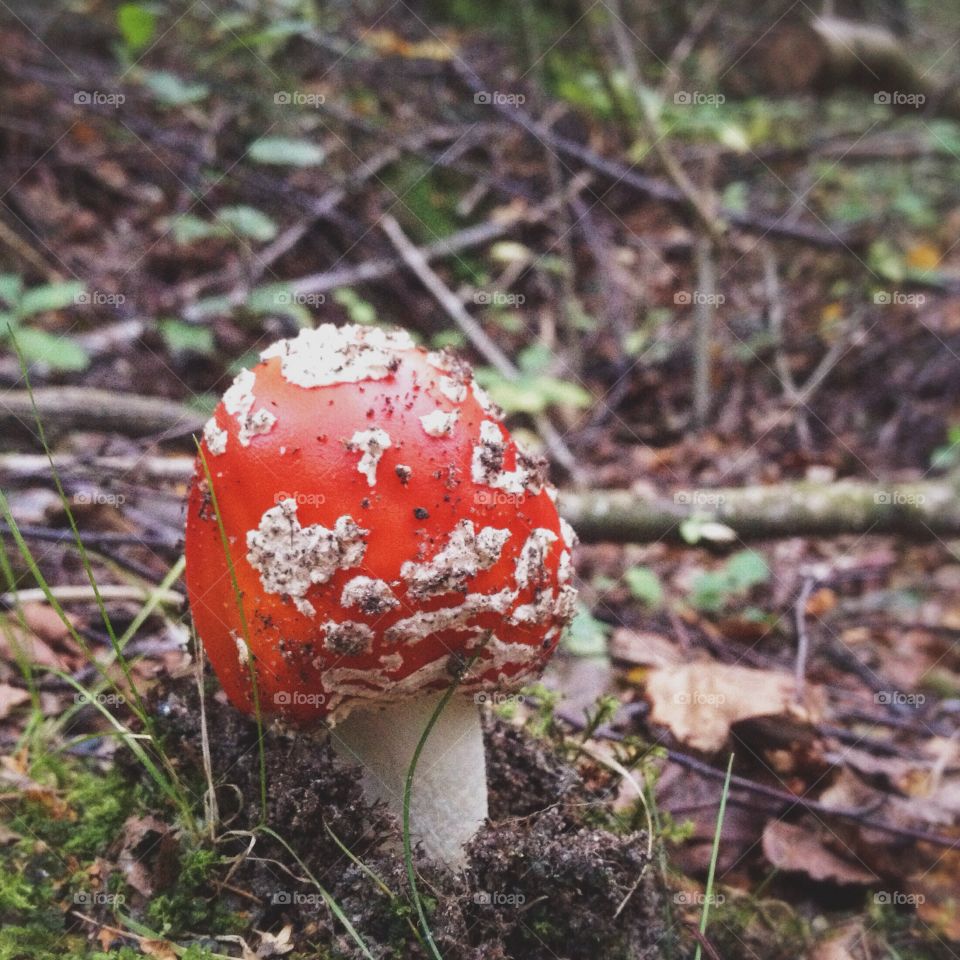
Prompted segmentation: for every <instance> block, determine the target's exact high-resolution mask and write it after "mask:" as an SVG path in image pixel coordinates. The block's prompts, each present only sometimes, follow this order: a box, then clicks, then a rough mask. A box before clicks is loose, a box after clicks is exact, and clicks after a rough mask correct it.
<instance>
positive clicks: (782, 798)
mask: <svg viewBox="0 0 960 960" xmlns="http://www.w3.org/2000/svg"><path fill="white" fill-rule="evenodd" d="M556 715H557V716H558V717H559V718H560V719H561V720H562V721H563V722H564V723H566V724H567V725H568V726H570V727H572V728H573V729H574V730H582V729H583V728H584V721H583V719H581V718H580V717H578V716H576V715H574V714H568V713H566V712H564V711H562V710H558V711H557V714H556ZM593 736H594V737H599V738H602V739H606V740H615V741H620V740H623V739H624V735H623V734H621V733H617V732H616V731H615V730H611V729H610V728H607V727H600V728H599V729H598V730H595V731H594V733H593ZM664 752H665V754H666V757H667V759H668V760H669V761H670V762H671V763H675V764H677V765H678V766H680V767H683V768H685V769H687V770H692V771H693V772H694V773H697V774H700V775H701V776H703V777H707V778H708V779H710V780H718V781H720V782H723V781H724V780H726V778H727V772H726V770H720V769H719V768H717V767H713V766H711V765H710V764H709V763H705V762H704V761H702V760H698V759H697V758H696V757H691V756H689V755H688V754H685V753H680V752H679V751H677V750H665V751H664ZM730 788H731V789H730V796H729V798H728V802H729V803H733V804H737V805H738V806H744V805H747V806H749V805H750V804H748V803H746V802H745V801H744V800H742V799H740V798H738V797H737V796H736V795H735V794H734V793H733V791H734V790H745V791H746V792H748V793H752V794H755V795H757V796H761V797H764V798H765V799H767V800H773V801H776V802H777V803H779V804H783V805H785V809H783V810H782V811H781V813H780V815H781V816H783V815H784V814H786V813H788V812H789V811H790V810H791V809H794V808H799V809H801V810H805V811H807V812H808V813H816V814H819V815H821V816H824V817H838V818H839V819H841V820H850V821H853V822H854V823H859V824H861V825H862V826H864V827H868V828H869V829H871V830H880V831H881V832H883V833H887V834H890V835H891V836H895V837H905V838H909V839H911V840H922V841H924V842H925V843H930V844H933V845H934V846H938V847H946V848H947V849H954V848H960V837H946V836H942V835H941V834H938V833H930V832H929V831H927V830H920V829H917V828H914V827H903V826H898V825H896V824H892V823H884V822H883V821H880V820H874V819H872V818H871V817H870V816H869V815H868V813H866V812H864V811H863V810H854V809H850V808H848V807H831V806H827V805H826V804H824V803H821V802H820V801H819V800H810V799H807V798H806V797H801V796H797V795H796V794H793V793H788V792H787V791H786V790H780V789H778V788H777V787H769V786H767V785H766V784H763V783H757V782H756V781H754V780H749V779H747V778H746V777H741V776H739V775H738V774H733V775H732V776H731V777H730Z"/></svg>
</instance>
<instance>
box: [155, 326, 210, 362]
mask: <svg viewBox="0 0 960 960" xmlns="http://www.w3.org/2000/svg"><path fill="white" fill-rule="evenodd" d="M159 327H160V335H161V336H162V337H163V339H164V341H165V342H166V344H167V347H168V349H170V350H171V351H173V352H174V353H178V352H181V351H184V352H185V351H189V352H190V353H201V354H203V355H204V356H209V355H210V354H211V353H213V346H214V344H213V331H212V330H210V328H209V327H199V326H196V325H195V324H192V323H184V322H183V321H182V320H161V321H160V323H159Z"/></svg>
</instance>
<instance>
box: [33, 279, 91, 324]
mask: <svg viewBox="0 0 960 960" xmlns="http://www.w3.org/2000/svg"><path fill="white" fill-rule="evenodd" d="M85 289H86V284H85V283H83V281H81V280H70V281H67V282H65V283H47V284H44V285H43V286H41V287H32V288H31V289H30V290H28V291H27V292H26V293H25V294H23V296H22V297H21V298H20V307H19V310H18V311H17V312H18V313H19V314H20V316H21V317H32V316H34V315H36V314H38V313H46V312H47V311H48V310H62V309H63V308H64V307H72V306H73V305H74V303H76V299H77V297H78V296H80V294H81V293H83V291H84V290H85Z"/></svg>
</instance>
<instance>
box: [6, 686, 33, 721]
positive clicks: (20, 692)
mask: <svg viewBox="0 0 960 960" xmlns="http://www.w3.org/2000/svg"><path fill="white" fill-rule="evenodd" d="M29 699H30V694H29V693H27V691H26V690H24V689H23V688H22V687H12V686H10V684H9V683H0V720H3V719H4V718H5V717H9V716H10V711H11V710H13V709H14V708H15V707H19V706H20V704H21V703H26V702H27V701H28V700H29Z"/></svg>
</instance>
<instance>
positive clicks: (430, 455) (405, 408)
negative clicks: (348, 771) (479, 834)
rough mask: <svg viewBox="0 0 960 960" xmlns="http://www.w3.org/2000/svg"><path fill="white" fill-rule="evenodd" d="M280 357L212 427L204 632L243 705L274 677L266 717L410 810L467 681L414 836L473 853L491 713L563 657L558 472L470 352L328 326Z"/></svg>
mask: <svg viewBox="0 0 960 960" xmlns="http://www.w3.org/2000/svg"><path fill="white" fill-rule="evenodd" d="M260 357H261V362H260V363H258V364H257V365H256V366H254V367H253V368H252V369H250V370H244V371H242V372H241V373H240V374H239V375H238V376H237V378H236V379H235V380H234V382H233V384H232V386H231V387H230V388H229V389H228V390H227V391H226V393H225V394H224V396H223V399H222V401H221V403H220V405H219V406H218V407H217V409H216V411H215V412H214V414H213V417H212V419H211V420H210V421H209V423H208V424H207V426H206V428H205V429H204V431H203V439H202V441H201V450H202V459H201V458H200V457H198V465H197V472H196V476H195V479H194V483H193V487H192V490H191V494H190V502H189V509H188V518H187V528H186V560H187V569H186V578H187V588H188V592H189V597H190V606H191V609H192V611H193V617H194V622H195V624H196V628H197V633H198V635H199V636H200V638H201V640H202V643H203V645H204V647H205V649H206V652H207V655H208V657H209V659H210V662H211V663H212V665H213V668H214V670H215V671H216V673H217V675H218V677H219V678H220V682H221V684H222V686H223V688H224V690H225V692H226V694H227V697H228V698H229V699H230V701H231V702H232V703H233V704H234V705H235V706H236V707H237V708H239V709H240V710H244V711H246V712H248V713H252V712H254V709H255V698H254V690H253V683H252V679H251V674H255V677H256V681H257V693H258V697H259V703H260V708H261V710H262V712H263V713H264V714H275V715H277V716H278V717H279V718H281V719H282V720H285V721H287V722H288V723H291V724H293V725H296V726H299V727H303V728H311V727H317V726H320V725H323V724H326V725H327V726H328V727H330V728H331V731H332V732H331V736H332V739H333V743H334V746H335V749H336V750H337V751H338V752H339V753H340V755H341V756H343V757H347V758H350V759H351V760H353V761H354V762H359V763H360V764H361V765H362V766H363V770H364V775H363V782H364V788H365V790H366V791H367V793H368V795H371V796H373V797H376V798H379V799H382V800H384V801H385V802H386V803H387V804H388V806H389V807H390V808H391V809H392V810H393V811H394V812H396V813H398V814H399V813H400V811H401V808H402V795H403V787H404V779H405V775H406V773H407V770H408V767H409V765H410V762H411V758H412V755H413V753H414V750H415V748H416V745H417V743H418V741H419V739H420V737H421V736H422V734H423V732H424V730H425V728H426V725H427V723H428V721H429V719H430V717H431V716H432V715H433V713H434V712H435V710H436V707H437V705H438V703H439V699H440V698H441V697H442V696H443V695H444V694H445V692H447V691H448V690H449V688H450V687H451V685H452V684H456V690H455V694H454V695H453V696H452V698H451V699H450V700H449V702H448V703H447V704H446V705H445V707H444V708H443V710H442V711H441V713H440V715H439V717H438V719H437V721H436V725H435V726H434V728H433V729H432V731H431V733H430V736H429V740H428V742H427V745H426V746H427V752H426V753H425V754H424V755H423V759H422V761H421V763H420V765H419V767H418V769H417V773H416V778H415V781H414V784H413V790H412V798H411V811H410V824H411V835H412V837H414V838H415V839H416V840H419V841H421V842H422V843H423V846H424V849H425V850H426V852H427V853H428V854H429V855H431V856H434V857H436V858H439V859H442V860H444V861H446V862H448V863H451V864H456V863H458V862H461V861H462V857H463V851H462V846H463V844H464V843H465V842H466V841H467V840H469V839H470V838H471V837H472V836H473V834H474V833H475V832H476V830H477V828H478V827H479V826H480V824H481V823H482V822H483V821H484V819H485V818H486V815H487V788H486V776H485V763H484V750H483V739H482V731H481V724H480V709H479V704H480V703H482V702H483V701H485V700H487V699H491V698H492V697H491V695H492V694H494V693H497V694H501V693H508V692H510V691H515V690H516V689H517V688H519V687H520V686H522V685H523V684H524V683H526V682H529V681H530V680H531V679H532V678H535V677H536V676H538V675H539V674H540V672H541V670H542V668H543V666H544V664H545V663H546V661H547V659H548V658H549V657H550V655H551V654H552V652H553V650H554V648H555V647H556V645H557V642H558V640H559V638H560V633H561V631H562V629H563V627H564V626H565V625H566V624H567V623H568V622H569V620H570V618H571V617H572V615H573V609H574V605H575V598H576V591H575V589H574V587H573V585H572V582H571V580H572V565H571V550H572V548H573V546H574V544H575V539H576V538H575V535H574V533H573V531H572V530H571V529H570V527H569V525H567V524H566V523H565V522H564V521H563V520H562V519H560V517H559V515H558V513H557V508H556V506H555V502H554V501H555V491H554V490H553V488H552V487H550V486H549V485H548V484H547V482H546V465H545V462H544V461H543V460H542V459H541V458H539V457H536V456H533V455H531V454H529V453H527V452H525V451H523V450H522V449H521V448H520V447H519V446H518V445H517V443H516V442H515V441H514V440H513V439H512V438H511V436H510V434H509V433H508V432H507V430H506V428H505V427H504V426H503V425H502V424H501V422H500V419H501V414H500V411H499V410H498V408H496V407H495V405H494V404H493V403H492V402H491V401H490V399H489V397H488V396H487V395H486V393H485V392H484V391H483V389H482V388H481V387H480V386H479V384H478V383H477V382H476V380H475V379H474V377H473V372H472V370H471V369H470V367H469V365H468V364H466V363H465V362H464V361H462V360H460V359H458V358H457V357H456V356H454V355H453V354H452V353H449V352H446V351H439V352H428V351H427V350H425V349H422V348H420V347H417V346H416V345H415V344H414V342H413V341H412V340H411V339H410V337H409V335H408V334H407V333H406V332H404V331H402V330H384V329H381V328H378V327H363V326H345V327H336V326H334V325H332V324H324V325H322V326H320V327H318V328H317V329H312V330H303V331H301V332H300V334H299V335H298V336H297V337H295V338H292V339H287V340H280V341H279V342H277V343H274V344H273V345H272V346H270V347H269V348H267V349H266V350H264V351H263V353H261V355H260ZM204 464H205V465H204ZM210 482H212V483H213V487H214V489H213V491H212V492H213V494H214V495H215V497H211V491H210V489H209V483H210ZM214 502H215V503H216V506H217V509H218V510H219V514H220V521H221V522H222V526H223V532H224V534H225V536H226V539H227V542H228V544H229V551H230V558H231V561H232V568H233V573H232V574H231V570H230V566H229V565H228V562H227V557H226V554H225V550H224V544H223V539H222V537H221V534H220V524H219V523H218V520H217V517H216V515H215V512H214V509H213V503H214ZM233 577H235V578H236V587H237V589H234V586H233ZM238 594H239V602H238V596H237V595H238Z"/></svg>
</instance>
